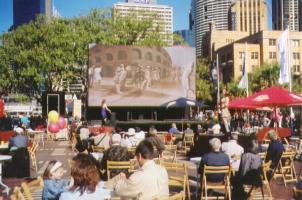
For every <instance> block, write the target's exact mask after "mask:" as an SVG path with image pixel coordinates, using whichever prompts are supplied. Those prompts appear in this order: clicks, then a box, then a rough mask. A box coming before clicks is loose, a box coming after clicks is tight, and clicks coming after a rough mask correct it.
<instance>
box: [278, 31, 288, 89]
mask: <svg viewBox="0 0 302 200" xmlns="http://www.w3.org/2000/svg"><path fill="white" fill-rule="evenodd" d="M288 37H289V31H288V28H287V29H286V30H285V31H284V32H283V33H282V34H281V36H280V38H279V40H278V48H279V57H280V72H279V83H280V84H283V83H289V79H290V68H289V63H288V61H289V60H288V59H289V58H288Z"/></svg>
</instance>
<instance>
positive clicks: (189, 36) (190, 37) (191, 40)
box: [174, 30, 195, 47]
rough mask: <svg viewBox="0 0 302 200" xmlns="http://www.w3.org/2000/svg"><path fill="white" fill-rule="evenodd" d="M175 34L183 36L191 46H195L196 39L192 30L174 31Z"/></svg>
mask: <svg viewBox="0 0 302 200" xmlns="http://www.w3.org/2000/svg"><path fill="white" fill-rule="evenodd" d="M174 34H177V35H179V36H181V37H182V38H183V39H184V41H185V42H186V43H187V44H188V45H189V46H191V47H195V41H194V37H193V31H192V30H179V31H174Z"/></svg>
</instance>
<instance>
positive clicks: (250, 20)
mask: <svg viewBox="0 0 302 200" xmlns="http://www.w3.org/2000/svg"><path fill="white" fill-rule="evenodd" d="M267 13H268V7H267V4H266V1H265V0H237V1H234V3H232V5H231V9H230V16H229V19H230V21H229V22H230V28H231V30H235V31H245V32H248V33H249V34H250V35H252V34H254V33H258V32H259V31H262V30H268V21H267Z"/></svg>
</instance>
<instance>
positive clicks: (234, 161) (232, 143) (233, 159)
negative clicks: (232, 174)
mask: <svg viewBox="0 0 302 200" xmlns="http://www.w3.org/2000/svg"><path fill="white" fill-rule="evenodd" d="M237 141H238V132H232V135H231V138H230V140H229V141H228V142H224V143H222V145H221V150H222V152H224V153H226V154H227V155H228V156H229V159H230V163H231V166H232V168H233V169H234V170H235V171H238V169H239V165H240V158H241V155H242V154H243V153H244V149H243V148H242V146H240V145H239V144H238V143H237Z"/></svg>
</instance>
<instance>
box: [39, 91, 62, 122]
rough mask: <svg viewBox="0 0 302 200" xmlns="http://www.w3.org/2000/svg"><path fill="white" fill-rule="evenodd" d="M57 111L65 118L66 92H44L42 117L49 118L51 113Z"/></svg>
mask: <svg viewBox="0 0 302 200" xmlns="http://www.w3.org/2000/svg"><path fill="white" fill-rule="evenodd" d="M51 110H55V111H57V112H58V113H59V114H60V115H62V116H65V112H66V111H65V93H64V92H52V93H48V92H44V93H43V94H42V115H43V117H47V114H48V112H49V111H51Z"/></svg>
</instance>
